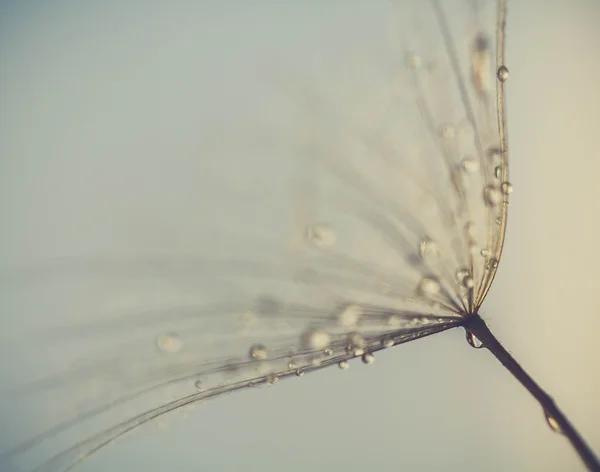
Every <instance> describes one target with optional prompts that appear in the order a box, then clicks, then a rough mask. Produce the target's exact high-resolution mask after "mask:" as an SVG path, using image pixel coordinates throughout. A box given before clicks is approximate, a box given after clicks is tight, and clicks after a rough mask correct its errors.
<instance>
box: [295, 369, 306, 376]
mask: <svg viewBox="0 0 600 472" xmlns="http://www.w3.org/2000/svg"><path fill="white" fill-rule="evenodd" d="M303 375H304V371H303V370H302V369H297V370H296V377H302V376H303Z"/></svg>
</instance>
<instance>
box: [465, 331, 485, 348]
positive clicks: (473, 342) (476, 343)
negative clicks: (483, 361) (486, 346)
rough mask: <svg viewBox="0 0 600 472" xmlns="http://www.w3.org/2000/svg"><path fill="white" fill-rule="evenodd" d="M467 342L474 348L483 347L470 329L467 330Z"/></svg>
mask: <svg viewBox="0 0 600 472" xmlns="http://www.w3.org/2000/svg"><path fill="white" fill-rule="evenodd" d="M467 342H468V343H469V344H470V345H471V347H474V348H475V349H480V348H482V347H483V343H482V342H481V341H480V340H479V338H478V337H477V336H475V335H474V334H473V333H471V332H470V331H467Z"/></svg>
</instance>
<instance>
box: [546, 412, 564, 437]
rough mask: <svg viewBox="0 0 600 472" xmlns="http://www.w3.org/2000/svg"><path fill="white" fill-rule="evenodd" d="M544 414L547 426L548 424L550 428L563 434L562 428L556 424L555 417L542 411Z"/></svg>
mask: <svg viewBox="0 0 600 472" xmlns="http://www.w3.org/2000/svg"><path fill="white" fill-rule="evenodd" d="M544 416H545V418H546V423H548V426H550V429H551V430H552V431H554V432H555V433H558V434H563V430H562V429H561V427H560V425H559V424H558V421H556V419H555V418H554V417H553V416H552V415H550V414H549V413H548V412H547V411H544Z"/></svg>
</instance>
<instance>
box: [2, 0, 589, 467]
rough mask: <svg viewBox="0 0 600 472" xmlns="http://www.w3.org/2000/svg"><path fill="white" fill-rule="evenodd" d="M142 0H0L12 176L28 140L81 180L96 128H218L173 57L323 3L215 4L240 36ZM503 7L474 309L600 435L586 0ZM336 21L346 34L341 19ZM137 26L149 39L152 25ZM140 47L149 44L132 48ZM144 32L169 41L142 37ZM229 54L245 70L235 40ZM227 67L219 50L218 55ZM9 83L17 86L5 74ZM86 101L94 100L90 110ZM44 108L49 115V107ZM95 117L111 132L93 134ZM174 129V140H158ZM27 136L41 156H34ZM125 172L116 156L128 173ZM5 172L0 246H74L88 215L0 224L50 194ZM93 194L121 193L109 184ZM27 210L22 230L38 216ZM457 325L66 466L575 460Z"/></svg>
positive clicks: (237, 399)
mask: <svg viewBox="0 0 600 472" xmlns="http://www.w3.org/2000/svg"><path fill="white" fill-rule="evenodd" d="M367 3H368V2H367ZM367 3H363V4H362V5H358V3H357V4H356V6H348V11H347V14H348V15H355V16H356V18H357V23H360V19H361V17H362V15H365V11H368V10H369V7H368V5H367ZM328 5H333V4H332V3H331V4H328ZM139 6H140V5H139V4H138V3H137V2H133V1H132V2H122V3H116V2H114V3H111V4H110V5H109V4H105V3H102V2H66V1H55V2H3V3H2V7H1V10H0V18H1V20H0V34H1V37H0V55H1V59H0V71H1V80H0V87H1V96H2V103H1V106H2V109H3V110H2V113H0V119H1V121H0V172H6V173H5V175H18V172H16V171H15V170H18V166H19V165H20V161H19V160H18V159H17V158H16V157H15V156H17V155H18V154H19V153H23V154H27V155H35V154H36V153H37V154H38V155H39V160H38V161H27V162H28V165H29V163H31V162H35V163H36V166H40V168H43V167H44V166H46V165H47V166H51V165H52V163H53V162H60V159H61V157H60V156H61V153H80V154H81V156H82V157H81V168H75V169H73V172H74V175H77V178H78V179H80V183H79V184H80V185H81V189H82V192H85V189H86V186H87V185H86V181H85V179H94V172H93V167H92V168H91V169H90V165H89V163H90V162H93V156H92V155H88V157H87V159H89V161H86V153H88V154H89V153H93V152H97V153H98V154H99V155H100V154H102V153H108V154H110V151H111V149H110V148H103V146H105V147H106V146H115V148H118V149H120V150H123V149H127V146H130V148H129V151H130V152H131V153H139V155H143V154H144V153H147V152H150V151H151V152H164V153H174V154H176V153H181V152H186V150H189V149H190V148H193V146H194V134H195V130H196V129H203V130H204V131H203V132H204V133H206V134H210V133H211V132H215V133H216V132H218V129H215V130H212V129H211V128H210V127H211V126H214V127H215V128H217V126H216V125H214V123H215V122H216V123H218V121H219V119H220V118H219V117H218V116H214V115H211V116H206V113H205V114H203V110H202V107H201V106H200V104H201V103H204V104H206V103H210V100H211V91H210V89H203V90H194V89H193V84H194V82H195V80H194V76H193V74H194V73H204V71H202V72H200V71H199V69H196V68H194V67H191V66H190V67H188V68H186V67H183V70H184V72H185V74H182V73H181V71H182V65H184V64H186V62H187V60H188V59H189V61H190V63H195V62H197V59H198V57H199V56H201V55H202V54H206V55H209V56H210V57H211V59H213V61H212V62H211V63H213V64H214V56H212V55H218V54H220V53H221V52H222V51H223V50H227V51H235V49H236V46H235V44H236V41H243V38H244V31H245V29H248V31H250V29H252V31H253V37H254V38H255V39H256V38H259V37H260V33H256V31H257V30H258V31H260V30H261V29H263V28H262V27H261V23H260V22H261V21H264V22H265V24H269V25H270V26H269V28H266V27H264V30H265V38H264V42H265V43H264V44H265V45H267V44H268V42H269V41H273V40H275V39H276V38H277V36H276V31H277V28H280V29H281V32H282V34H283V33H284V32H285V33H286V34H288V35H289V36H288V37H292V36H293V35H294V34H298V35H299V36H298V37H300V36H301V33H302V31H303V28H304V27H306V25H307V24H310V23H311V22H317V23H318V21H319V19H318V18H319V16H321V15H322V16H323V17H325V18H326V17H327V15H331V14H332V11H334V10H335V9H334V8H333V7H330V8H328V7H327V6H321V5H319V6H317V2H315V12H319V15H317V14H316V13H315V18H316V19H313V18H297V24H296V25H295V26H292V25H291V24H282V25H278V26H275V27H274V26H273V24H272V21H271V20H270V18H269V12H271V11H272V8H280V9H282V10H285V9H287V8H289V9H290V11H293V10H292V8H293V7H292V6H291V3H290V4H289V6H288V5H287V4H286V5H281V4H280V5H279V6H278V7H272V6H271V5H270V2H262V3H260V4H256V5H255V6H253V7H250V6H249V5H246V6H245V7H243V8H245V9H247V12H246V13H240V12H239V11H238V13H236V14H235V15H232V16H231V17H232V18H235V21H234V20H233V19H232V20H231V21H230V22H229V23H228V22H227V17H224V18H225V20H224V24H227V23H228V24H229V25H230V27H231V31H235V32H236V33H237V34H238V35H239V38H238V39H236V40H233V39H231V38H230V37H228V36H227V35H226V34H225V33H223V34H222V33H221V32H219V31H218V30H211V27H210V25H208V24H206V22H204V23H203V18H202V14H201V12H202V11H203V9H216V8H219V7H218V6H217V2H205V3H204V4H203V5H202V6H196V7H194V8H189V7H185V8H189V10H185V9H184V4H183V3H178V2H174V3H166V2H162V3H161V2H150V3H145V4H144V14H140V13H139V12H140V9H139ZM238 7H239V6H238ZM509 7H510V11H509V23H508V24H509V27H508V45H507V64H508V66H509V69H510V71H511V76H510V79H509V82H508V85H507V96H508V97H507V98H508V124H509V146H510V159H511V180H512V182H513V184H514V185H515V189H516V190H515V193H514V196H513V199H512V202H511V209H510V216H509V230H508V239H507V243H506V251H505V254H504V256H503V261H502V265H501V269H500V272H499V274H498V276H497V280H496V281H495V283H494V287H493V289H492V291H491V292H490V295H489V297H488V300H487V301H486V303H485V305H484V309H483V313H484V316H485V317H486V318H487V319H488V320H490V323H491V326H492V328H493V330H494V331H495V332H496V334H497V335H498V337H499V338H500V339H501V340H502V341H503V342H504V343H505V345H506V346H507V348H509V349H510V350H511V352H512V353H513V354H514V355H515V356H516V357H517V358H518V359H519V360H520V361H521V362H522V364H523V365H524V366H525V367H526V368H527V369H528V370H529V371H530V372H531V373H532V374H533V375H534V377H535V378H536V379H538V380H539V382H540V383H541V384H542V385H543V386H544V387H546V388H547V389H548V391H549V392H550V393H551V394H552V395H553V396H554V398H555V399H556V401H557V402H558V403H559V405H560V406H561V407H562V408H563V409H564V410H565V411H566V412H567V413H568V414H569V415H570V417H571V419H572V420H573V422H574V423H575V425H577V426H578V427H579V428H580V430H581V431H582V433H583V434H584V436H585V437H586V438H587V439H588V440H589V441H590V443H591V444H592V445H593V446H594V447H595V449H596V450H599V449H600V427H598V424H599V423H600V401H598V398H600V375H599V374H598V372H599V371H600V367H599V364H600V348H599V347H598V342H597V334H598V332H599V330H600V301H599V300H600V299H599V298H598V297H596V291H597V280H598V275H597V267H599V266H600V255H599V252H598V251H597V241H598V240H599V239H600V224H599V223H598V215H599V214H600V211H599V204H598V201H600V191H599V190H598V189H599V187H598V184H597V180H598V175H600V159H599V158H598V146H597V129H598V125H599V124H600V111H598V110H600V92H599V91H598V88H597V86H596V82H597V77H598V76H599V74H600V61H599V60H598V57H600V49H599V48H600V34H599V33H598V30H597V25H596V23H597V21H596V19H597V18H598V17H600V6H599V5H598V3H597V2H593V1H577V2H566V1H564V2H563V1H554V2H547V1H529V2H511V4H510V5H509ZM239 8H242V7H239ZM220 10H222V13H221V14H222V15H228V13H227V12H226V11H225V10H226V9H225V8H223V7H220ZM304 11H307V9H305V10H304ZM186 12H189V13H186ZM213 14H214V13H213ZM288 14H289V15H291V14H290V13H289V12H288ZM107 30H108V31H109V32H110V34H109V35H108V36H107V34H106V32H107ZM290 30H291V32H290ZM153 32H154V33H156V34H152V33H153ZM334 34H335V32H332V35H334ZM341 34H344V35H345V36H344V37H346V38H348V37H350V35H349V34H348V32H347V31H346V32H340V35H341ZM363 34H364V33H363ZM99 37H102V38H104V39H103V40H102V41H98V40H97V38H99ZM107 38H108V39H107ZM152 38H155V40H156V41H157V42H158V43H159V44H158V45H156V44H154V45H151V44H149V43H148V41H151V40H152ZM165 38H169V39H168V40H167V39H165ZM228 38H229V40H230V41H229V42H228V41H227V39H228ZM219 41H222V42H221V43H219ZM306 41H307V43H303V42H300V41H298V42H297V43H294V44H296V46H297V47H298V48H302V47H311V44H310V38H309V39H307V40H306ZM313 41H316V39H313ZM149 46H152V48H153V53H152V54H151V55H150V54H149V55H148V60H147V61H143V60H140V58H143V57H144V54H148V50H149V49H150V48H149ZM157 47H158V50H159V51H160V50H161V49H162V50H163V51H164V53H163V54H156V48H157ZM290 54H293V51H290ZM134 58H135V60H133V59H134ZM249 62H251V61H249ZM140 64H141V66H140ZM237 64H238V65H237V67H239V68H240V71H239V72H243V65H244V60H243V58H242V59H241V60H240V62H238V63H237ZM135 67H140V69H139V72H138V71H136V70H135ZM227 67H228V65H227V64H225V63H224V64H223V70H228V69H227ZM136 74H139V81H136V80H135V77H136ZM149 74H151V76H150V77H149V76H148V75H149ZM211 80H213V81H214V86H215V87H218V86H222V85H223V84H222V82H221V81H222V77H221V75H220V74H219V73H217V72H215V73H214V77H213V78H212V79H211V78H208V79H207V78H206V77H205V76H203V80H202V83H203V86H206V85H207V84H210V81H211ZM88 81H94V83H96V84H97V87H98V88H99V89H101V90H104V91H105V92H106V91H107V90H112V91H113V92H114V93H107V94H106V96H112V97H114V99H115V100H116V101H115V104H114V109H113V108H111V106H110V104H109V103H108V104H107V103H106V102H105V100H106V96H102V95H101V94H99V95H97V96H96V95H93V94H87V93H86V91H87V90H89V87H90V83H89V82H88ZM23 83H25V87H24V88H25V89H26V90H28V93H29V95H28V96H19V95H17V94H15V93H13V91H14V90H16V89H20V88H21V87H18V86H17V85H19V86H23ZM107 84H109V85H107ZM145 87H156V88H157V89H160V90H163V91H168V92H165V93H164V95H159V96H157V97H156V104H155V106H152V105H151V104H149V103H148V102H147V101H146V100H145V97H146V96H147V93H148V89H145ZM245 99H246V98H245V97H244V96H235V95H234V96H232V97H231V102H229V103H224V104H223V108H222V110H221V111H222V113H223V117H227V116H228V114H230V113H247V112H248V109H247V108H248V106H249V105H248V104H249V103H251V101H250V102H246V101H245ZM94 100H99V101H102V103H95V102H94ZM194 103H198V104H199V105H198V106H197V107H196V106H194ZM34 104H35V106H34ZM100 105H102V106H100ZM212 105H215V104H212ZM215 108H218V107H215V106H212V107H211V109H215ZM97 109H100V110H102V112H103V113H105V115H104V116H103V115H101V114H100V115H99V114H98V113H95V112H94V110H97ZM113 110H118V111H117V112H114V111H113ZM48 111H51V112H52V116H45V115H44V113H48ZM88 111H89V113H87V112H88ZM91 116H93V117H94V119H95V120H97V122H94V121H93V120H91V119H89V117H91ZM82 117H87V119H83V118H82ZM107 123H112V125H111V126H110V127H107ZM211 123H212V124H211ZM65 127H72V129H73V134H72V136H71V137H70V139H68V140H64V141H61V140H63V139H64V133H63V132H62V131H61V132H60V133H59V132H57V131H59V130H64V128H65ZM81 127H85V129H83V128H81ZM144 127H145V128H146V129H147V140H146V141H143V142H141V144H140V141H139V140H135V144H132V143H133V141H131V140H129V139H128V138H129V133H130V129H131V128H134V129H136V130H139V129H142V128H144ZM105 129H110V133H111V135H110V139H107V137H106V136H104V135H103V132H104V131H103V130H105ZM182 129H183V130H184V131H186V132H182ZM169 130H171V131H172V132H173V133H174V134H176V135H177V136H182V135H183V136H187V137H188V139H189V142H173V140H172V139H169ZM198 133H201V132H200V131H198ZM10 135H12V136H15V135H17V136H26V139H21V140H18V142H20V143H24V146H25V148H21V149H15V148H11V147H10V143H11V142H15V141H17V140H14V139H13V140H10V139H3V138H2V137H7V136H10ZM81 136H85V140H83V139H82V138H81ZM3 143H4V144H3ZM7 143H8V144H7ZM40 143H44V147H40ZM42 149H48V150H49V151H48V153H49V155H48V156H43V155H41V150H42ZM22 162H25V161H22ZM2 169H4V170H2ZM50 171H51V170H48V172H50ZM134 171H135V169H133V168H127V169H125V171H124V175H129V176H131V175H133V173H134ZM9 172H12V173H13V174H10V173H9ZM40 175H41V174H40ZM182 178H184V176H182ZM7 180H8V179H2V183H3V186H4V188H3V189H0V195H2V199H1V201H0V205H1V208H2V214H3V215H5V218H6V220H5V221H3V222H2V226H3V228H2V246H3V255H4V257H9V256H8V254H9V253H10V252H12V251H13V249H14V248H17V247H18V248H20V250H22V251H29V254H30V255H31V256H36V255H45V254H48V253H49V254H52V253H54V252H56V253H60V252H61V245H64V246H62V249H64V248H69V249H70V250H72V251H73V253H77V249H78V248H77V244H78V241H81V240H82V238H84V239H85V238H86V237H87V240H86V241H87V242H86V244H87V246H86V247H88V248H89V241H90V238H91V237H92V235H91V234H89V235H85V234H83V235H82V234H72V235H71V236H72V239H65V234H68V231H63V232H62V233H61V237H60V238H57V240H56V241H53V240H52V237H51V235H50V236H47V239H46V243H47V244H46V245H41V244H40V240H41V238H40V237H39V235H37V236H26V234H24V232H23V230H22V229H23V227H26V225H25V226H23V225H20V226H19V227H20V228H21V232H20V233H19V232H16V231H11V225H10V222H11V218H15V220H12V221H17V219H19V218H21V217H22V218H25V221H26V216H24V217H23V216H22V215H21V214H20V212H22V213H23V214H27V212H28V211H29V210H31V209H32V208H36V205H40V202H41V201H43V199H44V198H45V196H44V195H40V194H39V192H40V189H39V188H36V187H32V188H26V189H24V188H19V185H18V181H15V180H11V181H10V182H7ZM11 185H12V187H11ZM167 190H168V189H167ZM36 192H38V193H36ZM53 198H57V197H53ZM58 198H60V197H58ZM105 198H118V196H115V195H110V189H107V195H106V196H105ZM50 200H51V201H52V199H50ZM88 201H89V200H88ZM76 209H77V203H76V202H74V203H73V211H74V212H75V214H76V215H77V217H78V218H81V219H83V221H85V218H89V215H91V214H92V213H91V212H90V213H89V214H87V213H86V212H85V209H79V210H80V211H76ZM127 212H130V213H129V214H130V215H131V218H135V217H137V216H139V215H138V214H137V213H136V208H129V209H124V215H127V214H128V213H127ZM95 217H97V215H95ZM192 217H193V216H192V215H190V218H192ZM165 218H166V219H167V220H168V216H165ZM146 219H151V218H146ZM19 221H21V222H22V220H19ZM36 221H37V220H36ZM31 224H32V229H36V226H35V225H36V224H39V221H37V222H35V223H34V222H32V223H31ZM50 225H51V222H48V227H50ZM78 226H79V225H78ZM90 228H91V229H90V231H92V229H93V231H94V232H95V233H94V236H95V237H96V238H97V241H99V243H98V245H99V247H98V249H99V250H102V249H105V248H104V247H102V244H103V243H102V242H103V241H109V240H110V235H111V230H110V228H106V234H98V233H97V231H98V226H97V225H94V222H92V221H90ZM153 229H154V228H149V231H152V230H153ZM170 237H173V235H172V234H168V233H167V234H158V235H156V234H153V236H152V238H155V239H152V238H150V237H149V238H148V240H147V241H145V243H146V244H147V245H148V247H149V248H152V247H161V244H165V242H167V243H168V241H169V238H170ZM28 238H31V239H28ZM36 251H39V254H38V253H36ZM9 317H10V313H3V314H2V318H3V319H2V323H3V324H4V326H8V327H10V318H9ZM3 330H4V332H5V334H4V335H5V336H6V335H8V334H7V333H8V330H7V329H6V328H3ZM462 338H463V333H462V332H459V331H456V332H449V333H445V334H443V335H441V336H436V337H435V338H431V339H426V340H422V341H419V342H416V343H411V344H408V345H405V346H402V347H399V348H396V349H393V350H390V351H388V352H385V353H382V354H381V355H379V356H378V357H377V362H376V363H375V364H374V365H372V366H369V367H365V366H362V365H359V364H356V365H353V366H352V368H351V369H350V371H348V372H342V371H339V370H338V369H332V370H328V371H324V372H321V373H316V374H313V375H310V376H306V377H304V378H303V379H302V381H295V382H294V381H290V382H282V383H281V384H280V385H277V387H276V388H272V389H261V390H258V391H248V392H244V393H241V394H235V395H232V396H230V397H228V398H222V399H219V400H217V401H214V402H210V403H207V404H205V405H202V406H200V407H199V408H197V409H196V410H194V411H193V412H192V413H191V415H190V416H189V417H188V419H186V420H185V421H181V420H175V421H167V429H165V430H161V429H156V428H146V429H144V430H143V431H139V432H138V433H137V434H134V435H132V436H130V437H128V438H126V439H124V440H122V441H119V442H118V443H117V444H115V445H113V446H111V447H110V448H108V449H107V450H105V451H103V452H101V453H100V454H98V455H97V456H95V457H94V458H93V459H92V460H90V461H89V462H87V463H85V464H84V465H83V466H82V467H81V470H83V471H103V470H147V471H152V472H153V471H161V470H173V469H174V470H179V471H199V470H200V471H204V470H206V471H226V470H234V469H237V468H241V467H243V468H244V469H245V470H283V469H285V470H291V471H301V470H302V471H303V470H331V471H337V470H344V471H355V470H356V471H358V470H365V469H368V470H375V469H382V468H383V469H385V470H392V469H393V470H432V471H433V470H462V471H466V470H499V471H509V470H511V471H512V470H532V471H542V470H543V471H567V470H568V471H571V470H573V471H576V470H583V469H582V466H581V465H580V463H579V460H578V459H577V458H576V457H575V455H574V453H573V452H572V450H571V449H570V447H569V446H568V444H567V443H566V441H564V440H563V439H562V438H560V437H559V436H557V435H554V434H552V433H551V432H550V431H549V429H548V427H547V426H546V424H545V422H544V421H543V415H542V412H541V411H540V410H539V408H538V406H537V405H536V404H535V403H534V402H533V400H532V399H530V398H529V397H528V395H527V394H526V392H525V391H523V389H522V388H521V387H520V386H519V385H517V384H516V383H515V382H514V381H513V380H512V379H511V378H510V377H509V376H508V374H506V373H505V372H504V371H503V370H502V369H501V368H500V366H499V365H497V363H496V362H495V361H494V359H492V358H491V356H490V355H488V354H487V353H485V352H481V351H473V350H472V349H470V348H469V347H468V346H467V344H466V343H465V342H464V341H463V339H462ZM2 362H3V363H4V364H7V363H8V362H9V360H8V359H4V360H3V361H2ZM490 464H491V465H490Z"/></svg>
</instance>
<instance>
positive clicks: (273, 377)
mask: <svg viewBox="0 0 600 472" xmlns="http://www.w3.org/2000/svg"><path fill="white" fill-rule="evenodd" d="M277 382H279V377H277V376H276V375H274V374H273V375H267V383H268V384H269V385H275V384H276V383H277Z"/></svg>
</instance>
